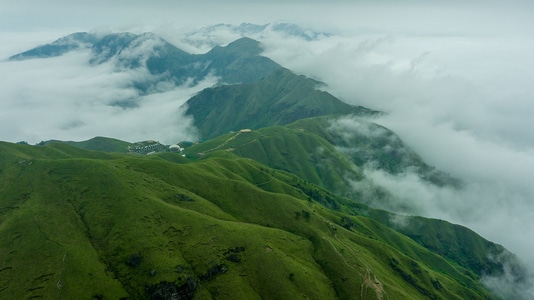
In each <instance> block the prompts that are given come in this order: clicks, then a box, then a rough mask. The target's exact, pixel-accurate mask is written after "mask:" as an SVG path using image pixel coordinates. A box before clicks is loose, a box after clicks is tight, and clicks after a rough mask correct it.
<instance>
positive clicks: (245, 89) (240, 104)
mask: <svg viewBox="0 0 534 300" xmlns="http://www.w3.org/2000/svg"><path fill="white" fill-rule="evenodd" d="M319 85H320V83H319V82H317V81H315V80H312V79H310V78H307V77H305V76H298V75H295V74H294V73H292V72H291V71H289V70H287V69H284V68H280V69H278V70H277V71H275V72H273V73H271V74H270V75H269V76H267V77H265V78H264V79H263V80H261V81H259V82H258V83H254V84H237V85H226V86H219V87H214V88H208V89H205V90H203V91H202V92H200V93H199V94H197V95H196V96H194V97H193V98H191V99H189V100H188V101H187V114H188V115H191V116H193V118H194V124H195V126H196V127H197V128H198V129H199V130H200V133H201V135H202V137H203V138H204V139H210V138H214V137H216V136H219V135H221V134H225V133H228V132H230V131H236V130H240V129H244V128H250V129H258V128H261V127H266V126H273V125H286V124H289V123H291V122H294V121H296V120H299V119H302V118H307V117H314V116H323V115H330V114H346V113H350V112H354V113H358V112H368V110H366V109H363V108H361V107H355V106H351V105H348V104H346V103H344V102H341V101H340V100H339V99H337V98H336V97H334V96H332V95H331V94H329V93H327V92H324V91H320V90H318V89H317V88H318V87H319Z"/></svg>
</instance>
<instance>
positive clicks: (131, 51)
mask: <svg viewBox="0 0 534 300" xmlns="http://www.w3.org/2000/svg"><path fill="white" fill-rule="evenodd" d="M81 49H87V50H90V51H91V58H90V60H89V63H91V64H101V63H105V62H109V61H111V60H113V62H114V63H115V64H116V65H117V66H118V67H120V68H132V69H133V68H139V67H146V68H147V69H148V71H149V72H150V73H151V74H153V75H159V77H157V78H156V79H155V80H156V81H162V80H171V81H173V82H174V83H175V84H176V85H182V84H184V83H186V82H188V81H190V80H191V79H192V80H193V82H192V83H196V82H198V81H201V80H202V79H204V78H206V77H207V76H208V75H212V76H217V77H219V78H220V82H221V83H225V84H233V83H251V82H256V81H258V80H260V79H261V78H264V77H265V76H267V75H268V74H270V73H271V72H272V71H274V70H276V69H278V68H280V65H278V64H277V63H275V62H274V61H272V60H271V59H269V58H267V57H264V56H261V55H260V53H261V52H262V48H261V45H260V43H259V42H257V41H255V40H252V39H250V38H246V37H244V38H241V39H238V40H236V41H234V42H232V43H230V44H228V45H227V46H225V47H221V46H217V47H214V48H213V49H212V50H211V51H209V52H207V53H205V54H189V53H187V52H185V51H183V50H181V49H179V48H177V47H175V46H174V45H172V44H170V43H168V42H167V41H165V40H164V39H162V38H160V37H158V36H157V35H155V34H153V33H144V34H133V33H113V34H108V35H104V36H101V35H98V34H94V33H87V32H79V33H74V34H71V35H68V36H66V37H63V38H60V39H58V40H56V41H54V42H52V43H49V44H46V45H42V46H39V47H36V48H34V49H31V50H28V51H25V52H22V53H19V54H16V55H13V56H11V57H10V58H9V59H10V60H25V59H36V58H40V59H42V58H48V57H56V56H61V55H63V54H66V53H68V52H71V51H76V50H81ZM151 84H154V82H153V83H150V82H137V83H136V85H137V86H138V87H139V88H140V89H142V90H145V91H146V90H147V89H148V88H149V86H150V85H151Z"/></svg>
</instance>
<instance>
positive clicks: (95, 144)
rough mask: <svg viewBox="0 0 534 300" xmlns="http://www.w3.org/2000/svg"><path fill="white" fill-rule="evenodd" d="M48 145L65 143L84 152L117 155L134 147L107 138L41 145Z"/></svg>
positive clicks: (130, 144)
mask: <svg viewBox="0 0 534 300" xmlns="http://www.w3.org/2000/svg"><path fill="white" fill-rule="evenodd" d="M50 143H66V144H69V145H71V146H74V147H77V148H81V149H85V150H94V151H103V152H119V153H128V147H129V146H130V147H131V146H134V144H132V143H129V142H124V141H121V140H118V139H113V138H107V137H101V136H98V137H94V138H92V139H89V140H87V141H81V142H74V141H67V142H63V141H56V140H52V141H47V142H44V143H42V144H50Z"/></svg>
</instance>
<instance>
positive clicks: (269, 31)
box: [183, 22, 331, 48]
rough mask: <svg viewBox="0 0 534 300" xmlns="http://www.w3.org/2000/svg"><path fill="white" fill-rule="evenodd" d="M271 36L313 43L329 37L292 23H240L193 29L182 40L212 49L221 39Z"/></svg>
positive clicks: (324, 33)
mask: <svg viewBox="0 0 534 300" xmlns="http://www.w3.org/2000/svg"><path fill="white" fill-rule="evenodd" d="M273 34H275V35H278V36H280V37H286V38H287V37H290V38H298V39H302V40H305V41H315V40H318V39H320V38H322V37H329V36H331V34H330V33H327V32H317V31H314V30H311V29H309V28H303V27H301V26H299V25H297V24H293V23H284V22H278V23H267V24H261V25H260V24H252V23H241V24H239V25H233V24H217V25H212V26H206V27H202V28H200V29H195V30H194V31H193V32H188V33H187V34H186V36H185V37H184V38H183V40H184V41H185V42H186V43H188V44H191V45H194V46H196V47H197V48H206V47H208V48H212V47H214V46H216V45H218V44H220V43H221V42H223V40H221V37H222V39H224V38H226V37H228V36H239V37H252V38H259V39H261V38H262V37H265V36H272V35H273Z"/></svg>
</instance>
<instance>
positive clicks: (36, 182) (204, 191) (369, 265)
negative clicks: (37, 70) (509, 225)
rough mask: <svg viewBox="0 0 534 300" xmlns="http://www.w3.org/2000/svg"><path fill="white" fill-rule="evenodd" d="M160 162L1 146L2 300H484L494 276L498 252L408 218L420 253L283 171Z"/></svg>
mask: <svg viewBox="0 0 534 300" xmlns="http://www.w3.org/2000/svg"><path fill="white" fill-rule="evenodd" d="M168 155H170V153H167V154H165V156H164V157H159V156H157V155H156V156H133V155H125V154H119V153H114V154H110V153H103V152H96V151H85V150H81V149H78V148H74V147H72V146H70V145H66V144H58V143H56V144H49V145H47V146H43V147H37V146H28V145H15V144H8V143H0V180H1V181H0V275H1V276H0V298H2V299H21V298H39V297H41V298H67V299H73V298H74V299H84V298H85V299H86V298H91V297H93V298H96V299H116V298H133V299H139V298H150V297H153V298H154V299H158V298H157V297H158V296H159V297H170V296H174V297H175V298H177V297H183V298H184V299H188V298H191V296H194V297H195V298H197V299H206V298H208V299H209V298H224V299H256V298H267V299H295V298H320V299H333V298H341V299H349V298H356V299H358V298H363V299H427V298H431V299H484V298H491V295H489V293H488V292H487V291H486V290H485V289H484V288H483V287H482V286H481V285H480V284H479V283H478V278H479V276H480V275H481V274H482V272H485V273H489V274H491V273H497V274H498V273H499V272H502V266H500V265H491V264H490V263H489V262H488V258H487V257H488V255H489V254H490V253H493V252H495V251H504V249H503V248H502V247H500V246H498V245H495V244H493V243H490V242H488V241H485V240H484V239H482V238H481V237H479V236H478V235H476V234H475V233H473V232H471V231H468V230H457V229H456V228H461V227H459V226H455V225H451V224H449V223H446V222H441V223H439V226H434V225H432V226H425V224H433V223H432V222H434V221H432V220H428V219H424V218H417V219H412V218H410V220H413V221H414V222H418V224H423V226H419V227H417V226H413V228H412V229H411V231H410V230H409V229H406V230H407V232H405V233H406V234H408V235H410V234H412V236H416V235H419V236H421V237H422V238H421V239H422V241H420V242H419V243H418V242H416V241H415V240H414V239H412V238H410V237H409V236H408V235H406V234H403V233H401V232H400V231H398V230H397V229H395V228H394V227H390V226H386V225H387V222H388V220H391V218H392V217H393V215H390V214H388V213H386V212H381V211H375V210H372V209H370V208H368V207H366V206H364V205H361V204H357V203H355V202H353V201H349V200H346V199H343V198H339V197H337V196H335V195H334V194H332V193H330V192H327V191H325V190H322V189H320V188H318V187H317V186H316V185H314V184H311V183H309V182H306V181H303V180H301V179H300V178H298V177H296V176H294V175H292V174H290V173H287V172H284V171H277V170H274V169H271V168H269V167H267V166H264V165H262V164H259V163H258V162H255V161H253V160H249V159H243V158H239V157H237V156H235V155H233V154H231V153H229V152H225V151H222V152H221V151H212V152H211V153H208V154H207V155H205V156H204V157H203V159H202V160H199V161H197V162H189V163H175V162H171V159H169V157H168ZM177 161H179V160H177ZM327 206H331V207H333V208H335V209H329V208H328V207H327ZM438 228H439V230H441V231H440V232H442V233H443V232H445V231H447V234H443V235H442V236H441V239H438V240H435V239H434V240H432V241H430V240H428V239H426V238H424V237H431V236H432V235H433V234H435V232H434V231H435V230H438ZM467 238H468V239H470V240H471V241H473V243H472V244H469V243H467V244H466V243H463V241H464V240H465V239H467ZM425 245H426V247H424V246H425ZM430 245H432V247H434V248H435V249H432V247H430ZM471 246H472V247H471ZM458 247H462V248H458ZM465 247H470V248H469V249H465ZM442 250H447V251H453V252H454V251H455V250H458V251H459V250H461V251H470V252H468V253H469V254H472V255H470V257H472V259H473V260H474V261H478V263H479V264H478V265H479V266H481V268H480V269H477V268H475V267H472V264H471V263H470V262H467V263H466V262H465V261H461V260H460V259H455V257H454V256H452V257H445V256H442V255H440V254H442V253H440V251H442ZM464 253H465V252H464Z"/></svg>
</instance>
